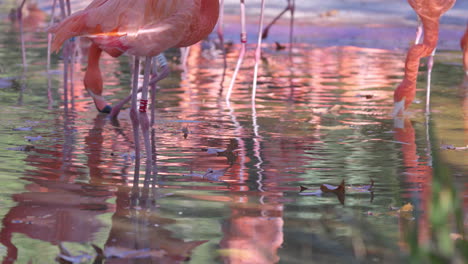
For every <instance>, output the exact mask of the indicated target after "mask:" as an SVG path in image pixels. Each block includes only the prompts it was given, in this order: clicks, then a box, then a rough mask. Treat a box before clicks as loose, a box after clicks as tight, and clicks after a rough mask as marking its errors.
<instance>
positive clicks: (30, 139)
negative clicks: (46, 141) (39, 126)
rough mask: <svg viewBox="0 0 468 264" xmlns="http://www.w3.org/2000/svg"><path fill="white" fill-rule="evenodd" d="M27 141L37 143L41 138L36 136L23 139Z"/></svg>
mask: <svg viewBox="0 0 468 264" xmlns="http://www.w3.org/2000/svg"><path fill="white" fill-rule="evenodd" d="M24 138H25V139H26V140H27V141H30V142H33V141H38V140H41V139H42V136H37V137H32V136H25V137H24Z"/></svg>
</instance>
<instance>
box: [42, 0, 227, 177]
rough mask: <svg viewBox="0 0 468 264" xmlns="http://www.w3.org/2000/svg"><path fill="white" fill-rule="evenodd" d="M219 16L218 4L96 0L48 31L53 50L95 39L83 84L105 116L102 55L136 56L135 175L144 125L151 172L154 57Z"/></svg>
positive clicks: (189, 40) (212, 0)
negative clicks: (142, 65)
mask: <svg viewBox="0 0 468 264" xmlns="http://www.w3.org/2000/svg"><path fill="white" fill-rule="evenodd" d="M218 13H219V2H218V0H189V1H187V0H173V1H164V0H136V1H124V0H94V1H93V2H91V4H89V5H88V6H87V7H86V8H85V9H84V10H82V11H78V12H76V13H74V14H73V15H71V16H69V17H68V18H66V19H65V20H63V21H62V22H60V23H59V24H57V25H55V26H53V27H51V28H50V29H49V32H51V33H54V34H55V37H54V40H53V42H52V50H54V51H56V50H58V49H59V48H60V46H61V45H62V43H63V42H64V41H65V40H67V39H69V38H71V37H74V36H86V37H89V38H90V39H91V40H92V42H93V44H92V46H91V48H90V52H89V55H88V56H89V59H88V69H87V70H86V74H85V80H84V83H85V88H86V89H87V90H88V91H89V92H90V94H91V95H92V96H93V100H94V102H95V105H96V107H97V109H98V110H99V111H101V112H111V107H110V106H109V105H107V103H106V102H105V100H104V99H103V98H102V76H101V72H100V70H99V58H100V55H101V52H102V51H105V52H107V53H108V54H109V55H111V56H114V57H117V56H120V55H122V54H123V53H125V52H126V53H128V54H131V55H134V56H135V63H134V67H135V68H134V71H133V72H134V77H133V87H132V98H131V99H132V108H131V111H130V115H131V119H132V124H133V128H134V138H135V153H136V160H137V161H136V165H135V176H137V175H138V174H139V132H138V130H139V126H140V122H141V129H142V132H143V136H144V139H145V149H146V158H147V166H146V170H147V172H148V171H151V164H152V162H151V156H152V155H151V146H150V142H149V120H148V116H147V115H146V106H147V102H148V85H149V84H150V80H149V76H150V69H151V61H152V57H153V56H156V55H158V54H160V53H162V52H163V51H165V50H167V49H169V48H171V47H187V46H190V45H193V44H195V43H196V42H198V41H200V40H201V39H203V38H205V37H206V36H207V35H208V34H209V33H210V32H211V31H212V30H213V28H214V26H215V25H216V22H217V20H218ZM140 56H145V57H146V62H145V73H144V81H143V87H142V97H141V100H140V108H139V112H140V114H139V115H138V114H137V109H136V108H137V106H136V105H137V97H136V96H137V90H138V88H137V84H138V73H139V57H140ZM166 73H167V71H166ZM160 78H161V76H156V77H154V78H153V79H154V80H158V79H160ZM116 108H118V107H116ZM118 110H119V109H117V110H115V109H114V110H113V111H112V113H111V116H116V115H117V114H118ZM147 175H149V173H147ZM135 180H137V177H135Z"/></svg>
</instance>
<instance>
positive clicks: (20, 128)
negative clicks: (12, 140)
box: [13, 127, 32, 131]
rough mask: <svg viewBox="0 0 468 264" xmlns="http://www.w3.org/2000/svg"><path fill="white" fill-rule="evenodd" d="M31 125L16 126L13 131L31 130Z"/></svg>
mask: <svg viewBox="0 0 468 264" xmlns="http://www.w3.org/2000/svg"><path fill="white" fill-rule="evenodd" d="M31 130H32V127H17V128H13V131H31Z"/></svg>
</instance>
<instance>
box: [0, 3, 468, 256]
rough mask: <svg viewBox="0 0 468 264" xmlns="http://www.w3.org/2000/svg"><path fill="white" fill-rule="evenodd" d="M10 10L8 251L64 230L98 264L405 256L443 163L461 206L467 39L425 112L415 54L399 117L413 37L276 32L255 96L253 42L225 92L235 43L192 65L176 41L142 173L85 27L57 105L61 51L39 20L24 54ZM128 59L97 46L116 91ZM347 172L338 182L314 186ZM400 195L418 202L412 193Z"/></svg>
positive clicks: (424, 231)
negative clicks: (99, 76)
mask: <svg viewBox="0 0 468 264" xmlns="http://www.w3.org/2000/svg"><path fill="white" fill-rule="evenodd" d="M2 8H3V7H2ZM7 12H8V9H7V8H5V9H2V13H3V14H4V16H2V17H3V18H4V19H3V20H2V22H1V24H0V28H1V30H2V32H6V33H5V34H4V35H2V36H1V37H0V47H1V49H0V58H1V61H2V64H1V72H0V77H1V81H2V84H1V85H2V86H1V87H2V88H1V90H0V94H1V101H0V103H1V106H2V107H1V109H2V110H1V115H2V117H1V120H2V122H1V125H0V130H1V135H2V136H1V137H0V160H1V162H0V166H1V172H2V173H1V175H0V179H1V182H2V184H1V186H0V216H1V218H2V226H1V230H0V257H1V258H2V260H3V263H53V262H54V259H55V258H56V257H57V256H58V255H59V254H60V251H59V245H63V247H64V248H66V249H67V250H69V251H70V252H71V255H73V256H75V259H80V258H81V259H82V260H83V261H82V263H92V262H93V259H94V257H95V255H96V251H95V250H94V249H93V247H92V246H91V245H92V244H94V245H96V246H97V247H99V248H102V249H104V250H105V252H106V254H107V255H108V256H114V258H108V259H107V260H105V263H178V262H183V261H184V260H190V263H223V262H226V263H240V262H243V263H276V262H281V263H360V262H365V263H368V262H369V263H372V262H375V263H381V262H383V263H398V262H402V261H405V260H406V259H407V258H408V256H409V255H410V247H409V244H408V243H409V242H408V240H407V239H406V237H407V235H408V234H410V233H411V232H410V230H412V229H416V230H418V237H417V239H418V240H419V241H420V243H422V244H424V243H428V242H429V241H430V240H431V235H430V233H431V230H430V223H429V220H430V219H429V210H430V209H429V208H431V206H432V205H431V201H432V200H431V199H432V198H433V197H434V194H433V193H432V190H433V189H432V187H433V184H432V183H433V182H434V181H437V179H438V178H439V177H448V178H450V179H451V181H452V184H453V185H454V186H456V187H455V188H454V189H451V191H452V192H454V191H456V192H457V194H456V195H457V197H458V199H459V200H460V201H461V202H462V203H463V202H464V204H465V210H466V209H467V206H466V205H467V198H466V193H467V180H466V175H468V173H467V172H468V167H467V166H468V159H466V151H457V150H452V149H447V148H448V147H447V145H453V146H454V147H462V146H465V145H466V142H467V141H466V130H465V128H466V123H467V122H468V121H467V120H466V119H464V115H463V104H465V109H466V102H465V103H464V101H466V97H464V95H466V88H465V87H466V85H465V86H464V85H463V71H462V67H461V62H460V61H461V54H460V52H454V51H447V50H442V51H440V53H439V54H438V56H437V57H436V64H435V68H434V73H433V90H434V93H433V98H432V115H431V117H430V119H429V120H426V119H425V116H424V112H423V108H424V103H423V102H424V101H425V98H424V87H425V85H426V83H425V75H424V74H425V71H424V69H425V68H424V67H423V72H422V74H421V78H420V83H419V86H418V87H420V88H421V89H420V91H418V96H417V100H418V101H417V102H416V103H415V104H414V105H413V106H412V108H411V110H410V113H409V115H408V117H407V118H406V119H404V120H398V121H397V122H396V123H397V126H395V122H394V120H393V119H391V118H390V116H389V113H390V112H391V109H392V100H393V99H392V94H393V89H394V88H395V87H396V85H397V84H398V83H399V81H400V80H401V78H402V76H403V75H402V74H403V66H404V64H403V61H404V50H393V49H383V48H369V47H368V46H372V45H371V44H372V43H379V38H374V39H372V41H371V42H366V43H365V45H361V46H359V45H357V44H359V43H355V44H356V45H339V46H337V45H336V44H335V43H334V41H333V39H328V40H327V41H324V40H323V39H322V40H321V41H322V42H321V45H316V44H315V43H312V42H299V43H296V44H295V45H294V46H293V48H292V49H291V50H289V49H288V46H286V49H284V50H277V49H276V46H275V44H274V43H273V41H274V39H275V37H274V36H275V34H273V37H272V40H270V42H267V43H266V44H265V45H264V49H263V51H264V54H263V59H262V64H261V67H260V71H259V80H258V83H259V86H258V91H257V100H256V104H255V107H252V103H251V100H250V94H251V86H252V85H251V82H252V65H253V52H252V50H253V48H254V46H253V45H251V46H249V47H248V48H249V51H248V53H247V58H246V61H245V64H244V66H243V68H242V69H241V71H240V75H239V77H238V80H237V82H236V85H235V87H234V90H233V94H232V98H231V100H230V101H228V102H227V101H225V100H224V94H225V93H226V89H227V87H228V86H229V82H230V76H232V72H233V68H234V66H235V63H236V59H237V56H238V48H239V46H238V45H237V44H234V45H230V46H229V47H228V49H227V56H226V57H227V68H226V69H224V67H223V65H224V60H223V57H222V55H221V54H220V52H219V51H218V50H215V49H214V48H213V43H212V42H204V43H202V44H199V45H196V46H194V47H193V48H192V49H191V52H190V55H189V57H188V61H187V67H186V69H183V67H181V66H180V54H179V51H178V50H171V51H169V52H168V53H167V54H166V55H167V57H168V59H169V62H170V66H171V70H172V71H171V75H170V76H169V78H167V79H166V80H164V81H162V82H161V83H160V85H159V86H160V88H159V89H158V91H157V99H156V105H155V107H156V124H155V125H154V126H153V127H152V130H151V134H152V137H153V138H154V142H155V144H154V146H153V148H154V149H155V150H156V156H155V158H156V165H157V166H156V174H155V176H154V177H152V178H151V181H150V182H144V181H142V180H141V181H140V182H139V185H138V186H133V184H132V182H133V175H134V170H133V167H134V161H133V156H134V143H133V142H134V139H133V134H132V127H131V122H130V119H129V117H128V110H124V111H123V112H122V113H121V114H120V116H119V118H118V120H110V119H109V118H108V117H107V116H106V115H103V114H98V113H97V112H96V111H95V109H94V105H93V103H92V100H91V98H90V97H89V96H88V95H87V94H86V92H85V91H84V89H83V84H82V82H81V80H82V78H83V69H84V68H85V67H86V52H87V45H88V44H89V43H87V42H86V41H85V40H76V43H77V45H76V46H77V58H76V61H75V62H74V74H73V78H72V81H71V82H72V84H73V92H72V93H71V94H69V95H68V96H69V104H68V105H67V107H64V105H63V101H64V93H63V86H64V85H63V78H62V73H63V70H62V69H63V60H62V58H61V57H60V55H54V56H53V60H52V66H51V70H50V71H47V70H46V63H45V58H46V37H47V36H46V35H45V34H44V33H42V32H32V31H33V30H35V27H31V28H29V29H28V30H27V31H28V32H27V33H26V34H25V40H26V50H27V54H26V56H27V61H28V67H27V69H24V68H23V66H22V65H21V51H20V49H19V35H18V30H17V27H15V25H12V24H11V23H9V21H8V19H7V18H6V15H5V14H6V13H7ZM228 28H229V27H228ZM252 28H255V27H254V25H252ZM356 30H357V29H356ZM404 30H409V29H404ZM283 31H286V27H281V28H280V30H278V31H277V34H278V36H279V35H280V34H281V32H283ZM286 32H287V31H286ZM297 34H298V35H299V36H301V34H304V35H305V33H304V32H300V31H299V32H297ZM212 39H215V37H214V36H213V38H212ZM325 44H327V45H325ZM386 45H388V43H381V44H380V45H377V46H378V47H384V46H386ZM128 65H129V59H128V58H127V57H122V58H118V59H114V58H111V57H109V56H107V57H104V58H103V60H102V62H101V66H102V67H103V74H104V79H105V87H106V88H105V96H106V98H107V99H109V100H110V101H111V102H112V103H116V102H118V101H119V99H121V98H123V97H125V96H126V95H127V94H128V93H129V90H130V88H129V80H130V70H129V66H128ZM223 76H224V78H223ZM49 80H50V82H49ZM3 83H5V84H3ZM49 83H50V85H49ZM220 94H221V95H222V96H220ZM465 118H466V116H465ZM441 147H442V148H441ZM440 167H443V168H446V169H445V170H444V171H443V172H440V169H439V170H438V169H437V168H440ZM434 168H436V169H434ZM144 176H145V175H141V177H142V178H143V177H144ZM342 181H344V184H345V186H344V187H345V188H344V192H339V193H338V192H330V193H323V192H321V191H319V190H320V189H321V186H322V185H323V184H330V185H333V186H330V188H331V189H333V188H335V187H337V186H338V185H339V184H340V183H341V182H342ZM300 186H305V187H307V188H308V190H306V191H304V192H302V193H300V192H299V191H300ZM323 190H324V189H323V186H322V191H323ZM463 193H464V194H463ZM407 203H412V204H413V206H414V210H413V211H409V210H407V209H405V208H402V206H404V205H405V204H407ZM80 255H81V256H80Z"/></svg>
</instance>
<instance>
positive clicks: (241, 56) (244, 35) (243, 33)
mask: <svg viewBox="0 0 468 264" xmlns="http://www.w3.org/2000/svg"><path fill="white" fill-rule="evenodd" d="M240 9H241V36H240V40H241V48H240V53H239V58H238V60H237V64H236V69H235V70H234V74H233V75H232V79H231V83H230V84H229V88H228V92H227V94H226V101H228V100H230V98H231V94H232V88H233V87H234V84H235V83H236V78H237V74H238V73H239V69H240V66H241V65H242V62H243V61H244V56H245V46H246V44H247V30H246V26H245V0H240Z"/></svg>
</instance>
